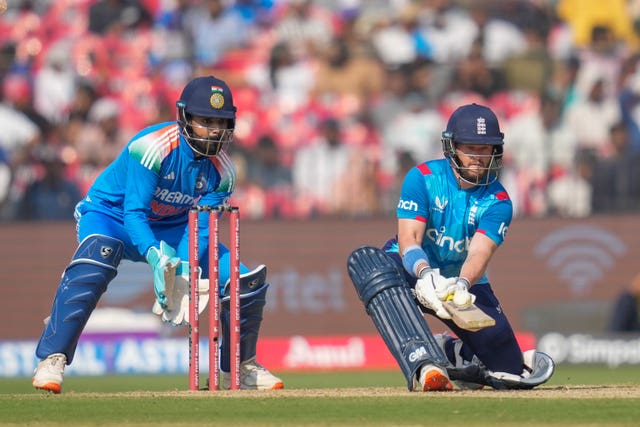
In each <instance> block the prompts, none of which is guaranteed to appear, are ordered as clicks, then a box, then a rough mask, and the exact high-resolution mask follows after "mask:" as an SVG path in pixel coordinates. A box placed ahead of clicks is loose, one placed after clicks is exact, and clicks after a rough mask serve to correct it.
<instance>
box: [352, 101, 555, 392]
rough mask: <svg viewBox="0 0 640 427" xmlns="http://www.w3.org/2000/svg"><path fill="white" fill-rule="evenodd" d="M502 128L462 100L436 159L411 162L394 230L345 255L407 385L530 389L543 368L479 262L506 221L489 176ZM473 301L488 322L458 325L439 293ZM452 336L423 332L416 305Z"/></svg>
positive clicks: (547, 363)
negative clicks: (378, 243)
mask: <svg viewBox="0 0 640 427" xmlns="http://www.w3.org/2000/svg"><path fill="white" fill-rule="evenodd" d="M503 144H504V135H503V133H502V132H501V131H500V126H499V124H498V119H497V118H496V116H495V114H494V113H493V112H492V111H491V110H490V109H489V108H487V107H485V106H482V105H477V104H470V105H464V106H461V107H460V108H458V109H457V110H456V111H454V112H453V114H452V115H451V117H450V118H449V121H448V123H447V128H446V129H445V131H444V132H443V133H442V149H443V153H444V157H445V158H444V159H438V160H431V161H427V162H424V163H421V164H419V165H417V166H415V167H414V168H412V169H411V170H410V171H409V172H408V173H407V174H406V176H405V178H404V181H403V184H402V190H401V194H400V200H399V202H398V206H397V217H398V228H397V235H396V236H395V237H394V238H392V239H390V240H389V241H387V242H386V244H385V245H384V246H383V247H382V249H379V248H375V247H372V246H365V247H361V248H358V249H356V250H355V251H353V253H352V254H351V256H350V257H349V260H348V269H349V275H350V276H351V279H352V281H353V283H354V285H355V287H356V290H357V292H358V295H359V296H360V299H361V300H362V302H363V303H364V305H365V307H366V310H367V313H368V314H369V315H370V316H371V318H372V320H373V322H374V324H375V325H376V327H377V328H378V331H380V334H381V335H382V337H383V338H384V340H385V342H386V344H387V347H389V350H390V351H391V353H392V354H393V355H394V356H395V358H396V360H397V361H398V364H399V365H400V367H401V369H402V371H403V373H404V375H405V377H406V378H407V385H408V388H409V389H410V390H422V391H431V390H435V391H441V390H452V389H453V384H452V381H454V383H455V384H457V385H458V386H460V387H462V388H479V387H482V386H484V385H488V386H491V387H494V388H498V389H502V388H514V389H517V388H532V387H535V386H537V385H539V384H542V383H544V382H545V381H547V380H548V379H549V377H551V375H552V374H553V370H554V364H553V361H552V360H551V358H549V356H547V355H546V354H543V353H539V352H536V351H535V350H530V351H527V352H525V353H524V354H523V353H522V352H521V351H520V347H519V345H518V342H517V341H516V337H515V334H514V332H513V330H512V328H511V325H510V324H509V321H508V319H507V316H506V315H505V313H504V311H503V310H502V308H501V307H500V303H499V302H498V299H497V298H496V296H495V295H494V294H493V291H492V289H491V285H490V283H489V278H488V277H487V274H486V269H487V266H488V265H489V261H490V259H491V257H492V256H493V254H494V253H495V252H496V250H497V249H498V247H499V246H500V245H501V244H502V242H503V240H504V238H505V236H506V234H507V229H508V227H509V225H510V223H511V218H512V205H511V200H510V199H509V195H508V194H507V192H506V191H505V189H504V187H503V186H502V185H501V184H500V182H499V181H498V172H499V170H500V168H501V167H502V153H503ZM448 299H452V300H453V302H454V303H455V304H456V305H458V306H459V307H461V308H464V307H468V306H470V305H471V304H472V303H475V304H476V306H477V307H479V308H481V309H482V310H484V312H485V313H487V314H488V315H490V316H491V317H493V319H494V320H495V322H496V324H495V326H492V327H488V328H486V329H482V330H479V331H475V332H474V331H468V330H465V329H462V328H460V327H458V326H457V325H456V324H455V323H454V322H453V321H452V320H451V315H450V314H449V313H448V312H447V311H446V310H445V308H444V306H443V302H444V301H446V300H448ZM423 312H424V313H429V314H431V315H434V316H436V317H437V318H439V319H440V320H442V322H444V323H445V324H446V325H447V326H448V327H449V328H450V329H451V330H452V331H453V332H454V333H455V335H456V336H457V338H453V337H452V336H450V335H447V334H444V335H438V336H434V335H432V333H431V331H430V330H429V327H428V325H427V323H426V321H425V319H424V317H423V315H422V313H423Z"/></svg>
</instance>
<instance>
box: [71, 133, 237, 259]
mask: <svg viewBox="0 0 640 427" xmlns="http://www.w3.org/2000/svg"><path fill="white" fill-rule="evenodd" d="M235 183H236V171H235V167H234V165H233V163H232V162H231V159H230V158H229V156H228V155H227V154H226V153H224V152H221V153H220V154H219V155H217V156H216V157H213V158H208V157H207V158H196V157H195V156H194V153H193V151H192V150H191V148H190V147H189V145H188V144H187V143H186V141H185V140H184V138H183V137H182V136H181V135H180V129H179V127H178V125H177V123H175V122H167V123H160V124H157V125H154V126H150V127H148V128H146V129H144V130H142V131H141V132H140V133H138V134H137V135H135V136H134V137H133V138H132V139H131V141H129V143H128V144H127V146H126V148H124V149H123V151H122V152H121V153H120V155H119V156H118V158H117V159H116V160H115V161H114V162H113V163H111V165H109V166H108V167H107V168H106V169H105V170H104V171H103V172H102V173H101V174H100V176H98V178H97V179H96V181H95V183H94V184H93V186H92V187H91V189H90V190H89V192H88V194H87V197H86V198H85V199H84V200H83V201H81V202H80V203H79V204H78V207H77V210H78V213H79V214H80V215H82V214H83V213H86V212H88V211H98V212H101V213H103V214H106V215H108V216H110V217H112V218H114V219H115V220H116V221H118V222H121V223H122V224H123V225H124V228H125V230H126V232H127V234H128V235H129V237H130V239H131V242H132V243H133V245H134V246H135V247H136V248H137V250H138V252H139V253H140V254H143V255H144V254H146V252H147V249H148V248H149V247H151V246H159V239H158V238H157V237H156V235H155V234H156V233H154V230H156V231H158V230H162V229H165V230H167V229H168V230H170V229H175V230H180V232H179V235H177V236H176V237H177V238H179V239H180V238H181V239H186V238H187V233H185V232H184V231H185V228H182V227H181V226H182V225H184V226H185V227H186V224H187V221H188V211H189V208H191V207H192V206H195V205H209V206H218V205H220V204H222V203H225V202H226V201H227V200H228V198H229V197H230V195H231V193H232V192H233V190H234V187H235ZM203 237H205V236H202V233H201V239H202V238H203ZM185 247H186V245H185Z"/></svg>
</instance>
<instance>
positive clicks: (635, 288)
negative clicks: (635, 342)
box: [607, 274, 640, 332]
mask: <svg viewBox="0 0 640 427" xmlns="http://www.w3.org/2000/svg"><path fill="white" fill-rule="evenodd" d="M607 329H608V330H609V331H610V332H640V274H638V275H636V276H634V277H633V278H632V279H631V283H630V285H629V287H628V288H626V289H625V290H624V291H623V292H622V293H621V294H620V296H619V297H618V298H617V299H616V301H615V303H614V305H613V307H612V309H611V317H610V319H609V324H608V325H607Z"/></svg>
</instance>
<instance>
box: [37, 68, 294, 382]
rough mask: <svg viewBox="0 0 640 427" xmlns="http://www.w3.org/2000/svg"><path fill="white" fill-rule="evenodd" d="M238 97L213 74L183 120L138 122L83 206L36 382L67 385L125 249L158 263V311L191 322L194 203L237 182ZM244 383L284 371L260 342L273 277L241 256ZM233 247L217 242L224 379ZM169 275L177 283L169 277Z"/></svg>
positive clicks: (213, 202)
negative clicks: (266, 357)
mask: <svg viewBox="0 0 640 427" xmlns="http://www.w3.org/2000/svg"><path fill="white" fill-rule="evenodd" d="M235 123H236V107H235V106H234V103H233V97H232V94H231V90H230V89H229V86H227V84H226V83H225V82H224V81H222V80H220V79H217V78H215V77H213V76H208V77H197V78H195V79H193V80H192V81H190V82H189V83H188V84H187V85H186V86H185V88H184V90H183V91H182V94H181V95H180V99H179V100H178V101H177V120H176V121H174V122H166V123H160V124H156V125H153V126H150V127H147V128H146V129H143V130H142V131H140V132H139V133H138V134H137V135H135V136H134V137H133V138H132V139H131V141H129V143H128V144H127V146H126V147H125V148H124V150H123V151H122V152H121V153H120V155H119V156H118V158H117V159H116V160H115V161H114V162H113V163H112V164H111V165H109V166H108V167H107V168H106V169H105V170H104V172H102V174H100V176H99V177H98V178H97V179H96V181H95V183H94V184H93V186H92V187H91V188H90V189H89V192H88V194H87V197H85V198H84V200H82V201H81V202H80V203H79V204H78V205H77V207H76V211H75V217H76V220H77V233H78V236H77V237H78V242H79V246H78V248H77V250H76V251H75V253H74V254H73V257H72V259H71V262H70V264H69V265H68V266H67V268H66V269H65V270H64V273H63V275H62V280H61V281H60V284H59V286H58V290H57V293H56V295H55V298H54V300H53V306H52V308H51V315H50V317H49V318H48V321H47V324H46V327H45V329H44V331H43V333H42V336H41V337H40V341H39V342H38V346H37V348H36V356H37V357H38V358H39V359H40V360H41V362H40V363H38V366H37V368H36V370H35V374H34V376H33V386H34V387H35V388H37V389H42V390H47V391H51V392H54V393H60V391H61V388H62V381H63V373H64V368H65V366H66V365H68V364H70V363H71V362H72V360H73V356H74V353H75V349H76V346H77V343H78V338H79V337H80V334H81V332H82V330H83V328H84V327H85V325H86V323H87V320H88V319H89V316H90V315H91V313H92V312H93V310H94V309H95V307H96V304H97V303H98V300H99V299H100V297H101V296H102V294H103V293H104V292H105V291H106V290H107V287H108V285H109V282H111V280H113V278H114V277H115V276H116V274H117V271H118V266H119V264H120V261H121V260H123V259H127V260H131V261H137V262H147V263H148V264H149V265H150V267H151V270H152V272H153V282H154V291H155V295H156V301H155V303H154V306H153V312H154V313H156V314H158V315H159V316H160V317H161V318H162V320H163V321H165V322H168V323H171V324H173V325H186V324H188V321H189V319H188V280H189V267H188V253H189V248H188V232H187V231H188V227H187V222H188V219H187V218H188V211H189V209H190V208H192V207H193V206H196V205H207V206H219V205H223V204H225V203H227V201H228V199H229V197H230V196H231V193H232V192H233V190H234V186H235V183H236V171H235V167H234V165H233V163H232V161H231V159H230V157H229V155H228V154H227V148H228V146H229V144H230V143H231V142H232V141H233V133H234V128H235ZM206 215H207V214H206V213H203V214H202V218H201V220H200V221H199V224H200V230H199V238H200V241H199V248H200V252H201V253H200V263H201V265H200V267H201V272H200V274H201V276H202V280H200V289H199V291H200V293H199V295H200V310H201V311H202V310H204V308H205V306H206V304H207V302H208V296H207V291H208V286H209V281H208V277H207V273H208V271H209V268H208V256H207V255H206V254H207V252H208V235H209V230H208V228H207V224H208V221H207V220H206ZM240 273H241V276H240V282H241V283H240V288H241V289H240V293H241V298H240V300H241V310H240V312H241V316H242V318H241V324H242V328H241V329H242V330H241V338H240V340H241V369H240V370H241V388H244V389H279V388H282V387H283V383H282V381H281V380H280V379H279V378H277V377H275V376H274V375H272V374H271V373H270V372H269V371H267V370H266V369H265V368H263V367H262V366H261V365H260V364H259V363H258V362H257V361H256V343H257V340H258V333H259V329H260V324H261V322H262V312H263V308H264V305H265V302H266V293H267V288H268V286H269V285H268V284H267V282H266V268H265V266H264V265H261V266H259V267H257V268H255V269H254V270H251V271H250V270H249V269H248V268H247V267H246V266H244V265H241V271H240ZM229 275H230V268H229V251H228V249H227V248H225V247H224V246H223V245H220V282H221V289H220V293H221V295H222V296H223V299H222V313H221V318H222V333H223V340H222V344H221V345H222V357H221V362H220V363H221V366H220V368H221V372H222V378H221V383H222V386H223V387H228V385H229V382H230V375H229V370H230V368H229V365H230V361H229V349H228V346H229V339H228V337H229V326H230V325H229V300H228V291H227V289H226V288H227V286H226V284H227V283H228V281H229ZM167 281H170V282H171V283H169V285H170V286H167V285H168V283H167Z"/></svg>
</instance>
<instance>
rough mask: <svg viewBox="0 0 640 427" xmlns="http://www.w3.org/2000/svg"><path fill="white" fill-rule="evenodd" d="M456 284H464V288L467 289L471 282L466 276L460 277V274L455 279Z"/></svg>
mask: <svg viewBox="0 0 640 427" xmlns="http://www.w3.org/2000/svg"><path fill="white" fill-rule="evenodd" d="M456 284H457V285H458V286H460V287H462V286H464V287H465V289H467V290H469V288H471V282H470V281H469V279H467V278H466V277H462V276H460V277H458V280H456Z"/></svg>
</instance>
